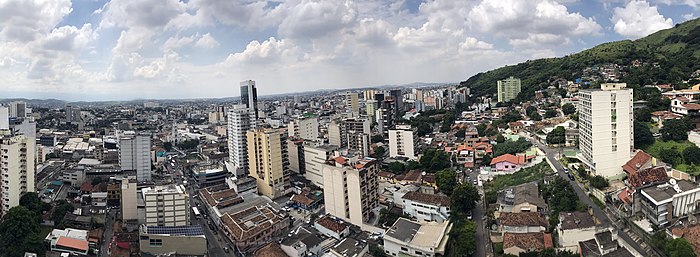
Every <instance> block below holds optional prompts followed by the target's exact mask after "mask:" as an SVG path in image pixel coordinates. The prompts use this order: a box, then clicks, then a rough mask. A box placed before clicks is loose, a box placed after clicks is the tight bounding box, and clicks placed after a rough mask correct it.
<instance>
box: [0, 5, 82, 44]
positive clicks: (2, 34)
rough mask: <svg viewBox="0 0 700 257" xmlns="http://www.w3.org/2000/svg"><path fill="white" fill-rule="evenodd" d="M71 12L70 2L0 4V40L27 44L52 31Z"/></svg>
mask: <svg viewBox="0 0 700 257" xmlns="http://www.w3.org/2000/svg"><path fill="white" fill-rule="evenodd" d="M71 11H72V9H71V2H70V0H27V1H2V2H0V40H2V41H16V42H22V43H27V42H30V41H33V40H35V39H37V38H39V37H41V36H42V35H43V34H44V33H45V32H46V31H49V30H51V29H53V28H54V27H55V26H56V25H57V24H58V23H59V22H60V21H61V20H62V19H63V17H64V16H66V15H68V14H69V13H70V12H71Z"/></svg>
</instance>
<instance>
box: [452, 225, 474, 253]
mask: <svg viewBox="0 0 700 257" xmlns="http://www.w3.org/2000/svg"><path fill="white" fill-rule="evenodd" d="M450 239H451V240H450V242H451V244H450V249H451V252H452V254H451V256H472V255H473V254H474V253H476V223H474V222H473V221H466V222H461V223H459V224H456V225H455V227H454V228H453V229H452V231H450Z"/></svg>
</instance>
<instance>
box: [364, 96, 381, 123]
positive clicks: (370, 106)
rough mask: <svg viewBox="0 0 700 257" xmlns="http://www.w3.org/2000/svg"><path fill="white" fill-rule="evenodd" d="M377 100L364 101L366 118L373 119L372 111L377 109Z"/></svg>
mask: <svg viewBox="0 0 700 257" xmlns="http://www.w3.org/2000/svg"><path fill="white" fill-rule="evenodd" d="M377 107H378V102H377V100H367V101H365V111H366V113H367V119H369V120H374V117H375V116H374V113H375V112H376V111H377Z"/></svg>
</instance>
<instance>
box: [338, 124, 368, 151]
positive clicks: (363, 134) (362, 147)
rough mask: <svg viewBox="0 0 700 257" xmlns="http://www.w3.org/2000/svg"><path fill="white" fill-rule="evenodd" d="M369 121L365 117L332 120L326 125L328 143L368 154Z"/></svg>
mask: <svg viewBox="0 0 700 257" xmlns="http://www.w3.org/2000/svg"><path fill="white" fill-rule="evenodd" d="M370 123H371V122H370V120H368V119H365V118H347V119H343V120H340V121H338V120H333V121H331V123H330V125H329V127H328V139H329V143H330V144H331V145H336V146H338V147H347V148H348V149H349V150H354V151H361V152H362V153H363V154H364V155H369V152H368V151H369V145H370V142H369V139H370V137H369V135H370V132H371V131H370Z"/></svg>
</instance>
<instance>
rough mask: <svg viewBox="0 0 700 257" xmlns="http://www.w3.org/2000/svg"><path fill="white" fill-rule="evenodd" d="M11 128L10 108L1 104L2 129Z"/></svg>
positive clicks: (0, 126)
mask: <svg viewBox="0 0 700 257" xmlns="http://www.w3.org/2000/svg"><path fill="white" fill-rule="evenodd" d="M8 129H10V110H9V109H8V108H7V107H5V106H0V130H8Z"/></svg>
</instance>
